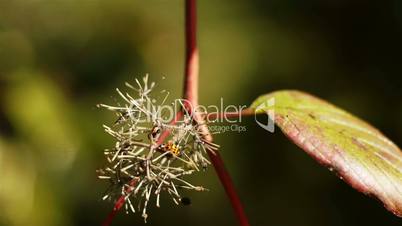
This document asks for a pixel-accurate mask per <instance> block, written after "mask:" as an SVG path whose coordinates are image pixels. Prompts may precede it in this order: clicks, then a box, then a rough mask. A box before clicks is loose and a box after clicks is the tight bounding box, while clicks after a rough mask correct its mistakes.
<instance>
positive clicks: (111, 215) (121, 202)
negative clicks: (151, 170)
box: [102, 178, 138, 226]
mask: <svg viewBox="0 0 402 226" xmlns="http://www.w3.org/2000/svg"><path fill="white" fill-rule="evenodd" d="M137 182H138V178H134V179H132V180H131V181H130V187H128V188H127V189H126V192H127V193H130V192H131V191H132V190H133V189H134V186H135V185H136V184H137ZM125 199H126V196H125V195H122V196H120V197H119V199H118V200H117V201H116V202H115V204H114V207H113V210H112V211H111V212H110V213H109V215H108V216H107V218H106V219H105V220H104V221H103V223H102V226H109V225H110V224H111V223H112V221H113V218H114V217H115V216H116V214H117V212H119V210H120V209H121V207H123V205H124V202H125V201H126V200H125Z"/></svg>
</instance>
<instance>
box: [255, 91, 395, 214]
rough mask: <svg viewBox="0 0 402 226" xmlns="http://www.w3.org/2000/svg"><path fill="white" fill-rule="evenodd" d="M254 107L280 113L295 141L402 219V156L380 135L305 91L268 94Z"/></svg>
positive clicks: (283, 126) (278, 117)
mask: <svg viewBox="0 0 402 226" xmlns="http://www.w3.org/2000/svg"><path fill="white" fill-rule="evenodd" d="M272 100H274V102H275V104H273V101H272ZM268 103H269V104H268ZM251 108H252V109H254V111H255V113H264V112H268V111H270V112H271V113H272V112H274V121H275V124H276V125H277V126H278V127H280V128H281V130H282V132H283V133H284V134H285V135H286V136H287V137H288V138H289V139H290V140H292V141H293V142H294V143H295V144H297V145H298V146H299V147H300V148H302V149H303V150H304V151H306V152H307V153H308V154H309V155H310V156H312V157H313V158H314V159H316V160H317V161H318V162H319V163H321V164H323V165H325V166H327V167H328V168H329V169H330V170H331V171H332V170H334V171H335V172H336V173H337V175H338V176H339V177H340V178H341V179H343V180H345V181H346V182H347V183H348V184H350V185H351V186H352V187H353V188H355V189H357V190H358V191H361V192H363V193H365V194H368V195H371V196H374V197H377V198H378V199H379V200H381V201H382V202H383V203H384V205H385V207H386V208H387V209H388V210H390V211H391V212H393V213H394V214H395V215H397V216H399V217H402V152H401V150H400V149H399V148H398V147H397V146H396V145H395V144H393V143H392V142H391V141H390V140H389V139H388V138H386V137H385V136H384V135H383V134H382V133H381V132H380V131H378V130H377V129H375V128H374V127H372V126H371V125H369V124H368V123H366V122H364V121H363V120H361V119H359V118H357V117H355V116H353V115H351V114H350V113H348V112H346V111H344V110H342V109H340V108H338V107H336V106H334V105H332V104H330V103H328V102H326V101H323V100H321V99H319V98H317V97H314V96H312V95H310V94H307V93H304V92H300V91H292V90H284V91H277V92H273V93H270V94H267V95H263V96H261V97H259V98H258V99H257V100H255V101H254V102H253V104H252V105H251ZM269 115H271V116H270V117H272V114H269Z"/></svg>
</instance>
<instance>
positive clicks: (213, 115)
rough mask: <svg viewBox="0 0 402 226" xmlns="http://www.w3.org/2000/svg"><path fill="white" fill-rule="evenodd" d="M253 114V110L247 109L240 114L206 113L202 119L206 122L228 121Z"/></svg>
mask: <svg viewBox="0 0 402 226" xmlns="http://www.w3.org/2000/svg"><path fill="white" fill-rule="evenodd" d="M254 114H255V111H254V109H251V108H247V109H244V110H242V111H240V112H214V113H207V114H204V118H205V119H206V120H207V121H211V120H215V119H230V118H237V117H241V116H252V115H254Z"/></svg>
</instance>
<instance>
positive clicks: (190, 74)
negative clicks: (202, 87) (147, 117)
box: [184, 0, 249, 226]
mask: <svg viewBox="0 0 402 226" xmlns="http://www.w3.org/2000/svg"><path fill="white" fill-rule="evenodd" d="M185 15H186V18H185V20H186V24H185V25H186V65H185V81H184V99H186V100H187V101H188V102H189V104H188V105H187V106H185V107H186V108H187V110H188V111H189V112H191V113H192V114H193V118H194V120H195V121H196V122H197V123H198V125H199V127H200V130H201V131H200V132H201V134H203V139H205V140H206V141H208V142H212V140H213V138H212V136H211V133H210V132H209V130H208V127H207V126H206V124H205V123H204V119H203V117H202V115H201V114H199V113H198V112H197V111H192V110H193V109H192V108H193V107H195V108H196V107H197V106H198V70H199V66H198V50H197V43H196V0H186V14H185ZM208 155H209V158H210V159H211V162H212V164H213V166H214V167H215V171H216V173H217V174H218V177H219V179H220V181H221V183H222V185H223V187H224V188H225V191H226V194H227V195H228V196H229V199H230V202H231V204H232V207H233V209H234V211H235V214H236V217H237V219H238V221H239V224H240V225H241V226H249V223H248V220H247V217H246V214H245V213H244V210H243V206H242V204H241V202H240V198H239V197H238V195H237V193H236V191H235V188H234V186H233V182H232V179H231V178H230V175H229V173H228V172H227V171H226V169H225V165H224V163H223V160H222V158H221V156H220V154H219V153H214V152H212V151H208Z"/></svg>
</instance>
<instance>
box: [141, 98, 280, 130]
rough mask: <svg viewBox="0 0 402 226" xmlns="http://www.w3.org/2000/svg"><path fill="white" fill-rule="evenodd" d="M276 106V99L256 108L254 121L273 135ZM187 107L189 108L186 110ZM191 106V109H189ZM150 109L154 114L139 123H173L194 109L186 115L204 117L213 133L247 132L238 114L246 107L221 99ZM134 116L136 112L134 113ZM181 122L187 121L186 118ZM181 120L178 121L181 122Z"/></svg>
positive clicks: (174, 103)
mask: <svg viewBox="0 0 402 226" xmlns="http://www.w3.org/2000/svg"><path fill="white" fill-rule="evenodd" d="M274 105H275V99H274V98H271V99H269V100H267V101H265V102H263V103H262V104H260V105H258V106H257V107H256V108H255V111H254V112H255V113H254V119H255V122H256V123H257V124H258V125H259V126H260V127H261V128H263V129H265V130H267V131H269V132H271V133H273V132H274V131H275V123H274V119H275V111H274V110H273V108H272V107H273V106H274ZM185 106H187V108H185ZM188 106H189V107H188ZM147 108H149V109H144V110H146V111H150V112H151V111H152V112H154V114H149V115H148V116H147V117H144V118H142V119H141V120H140V121H139V122H140V123H144V122H151V121H152V118H151V116H150V115H152V117H156V118H158V119H159V120H161V122H162V123H169V122H171V121H172V120H173V119H174V118H175V116H176V115H177V112H178V111H181V109H192V111H193V112H187V111H185V114H186V115H192V114H193V113H194V112H197V114H200V115H202V116H203V117H204V120H205V123H206V124H207V126H208V129H209V131H210V132H211V133H226V132H237V133H241V132H245V131H247V127H246V126H245V125H242V120H243V117H244V116H243V115H242V114H238V113H239V112H242V111H243V110H245V109H247V106H246V105H238V106H236V105H225V104H224V100H223V98H221V99H220V103H219V105H208V106H205V105H198V106H192V105H191V103H190V102H188V101H187V100H185V99H176V100H175V101H174V102H173V103H172V104H169V105H160V106H157V109H151V108H155V106H151V104H150V105H149V106H147ZM260 113H265V114H266V115H267V116H268V117H267V120H266V121H263V120H262V119H259V118H257V115H258V114H260ZM133 114H134V112H133ZM181 120H185V119H184V118H183V119H181ZM181 120H178V122H180V121H181Z"/></svg>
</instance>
